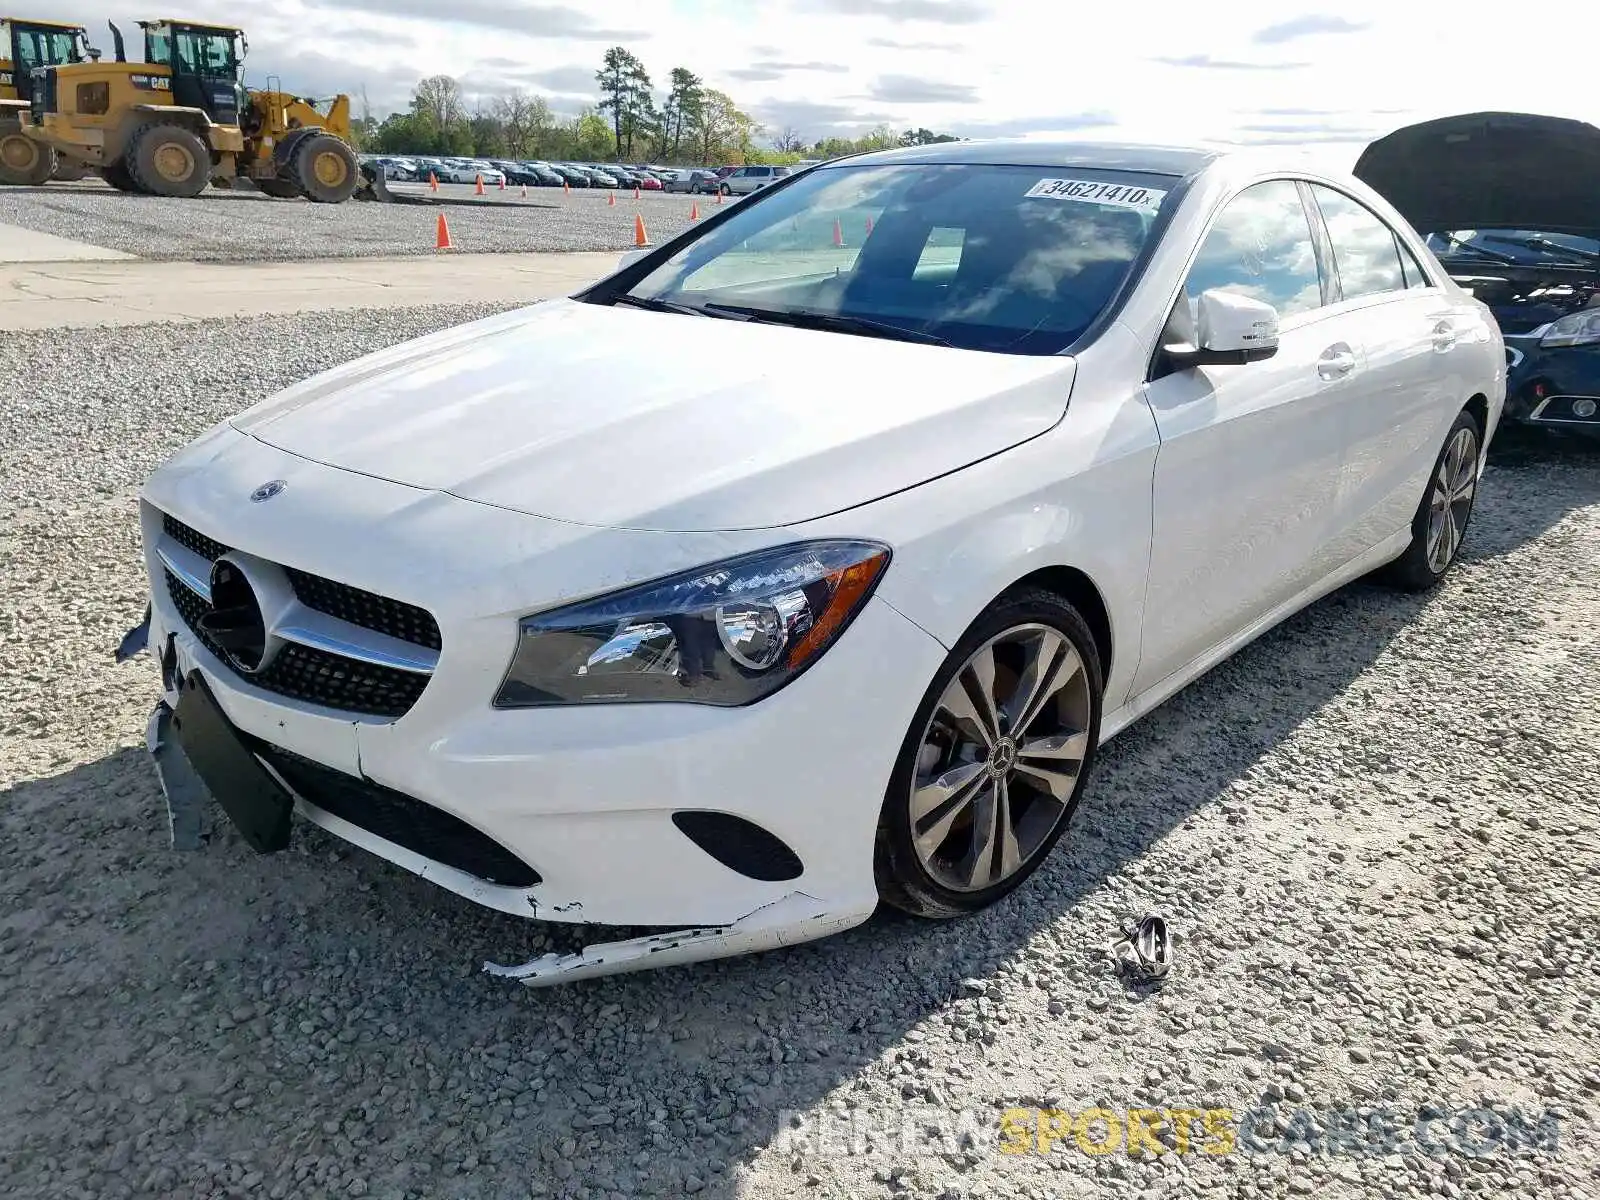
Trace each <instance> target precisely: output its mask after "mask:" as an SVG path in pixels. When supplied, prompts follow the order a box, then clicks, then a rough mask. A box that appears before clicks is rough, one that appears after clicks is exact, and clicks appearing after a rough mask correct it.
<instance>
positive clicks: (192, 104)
mask: <svg viewBox="0 0 1600 1200" xmlns="http://www.w3.org/2000/svg"><path fill="white" fill-rule="evenodd" d="M172 100H173V103H174V104H179V105H183V106H185V107H187V108H198V109H201V110H202V111H203V112H204V113H205V114H206V116H208V117H210V118H211V119H212V121H214V122H215V123H216V124H218V125H237V124H239V89H238V79H237V78H236V76H235V70H234V66H233V48H232V45H231V44H230V39H228V38H226V37H225V36H224V35H222V34H200V33H192V32H174V34H173V37H172Z"/></svg>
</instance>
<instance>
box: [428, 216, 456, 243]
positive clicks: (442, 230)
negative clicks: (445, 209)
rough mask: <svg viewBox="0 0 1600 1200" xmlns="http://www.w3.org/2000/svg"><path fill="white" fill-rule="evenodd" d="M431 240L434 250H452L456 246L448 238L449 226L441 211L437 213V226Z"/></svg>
mask: <svg viewBox="0 0 1600 1200" xmlns="http://www.w3.org/2000/svg"><path fill="white" fill-rule="evenodd" d="M433 242H434V249H435V250H454V249H455V248H456V247H455V243H454V242H452V241H451V240H450V226H449V225H448V224H446V222H445V219H444V214H443V213H440V214H439V228H438V232H437V233H436V234H435V235H434V239H433Z"/></svg>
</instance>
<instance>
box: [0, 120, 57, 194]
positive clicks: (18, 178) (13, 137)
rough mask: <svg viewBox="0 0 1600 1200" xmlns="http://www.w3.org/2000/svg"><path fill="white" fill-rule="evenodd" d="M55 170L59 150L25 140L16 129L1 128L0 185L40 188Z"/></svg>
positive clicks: (12, 127)
mask: <svg viewBox="0 0 1600 1200" xmlns="http://www.w3.org/2000/svg"><path fill="white" fill-rule="evenodd" d="M55 170H56V152H55V150H53V149H52V148H51V147H49V146H46V145H45V144H44V143H43V142H36V141H34V140H33V139H32V138H31V137H25V136H24V135H23V133H22V130H21V129H20V128H19V127H17V126H15V125H10V124H7V125H5V126H0V183H9V184H14V185H16V186H18V187H37V186H38V185H39V184H41V183H43V182H44V181H45V180H47V179H49V178H50V176H51V175H53V174H55Z"/></svg>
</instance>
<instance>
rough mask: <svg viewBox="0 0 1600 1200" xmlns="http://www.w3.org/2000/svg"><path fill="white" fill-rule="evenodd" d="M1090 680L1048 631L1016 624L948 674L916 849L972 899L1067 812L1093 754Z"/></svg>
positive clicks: (1043, 840)
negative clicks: (969, 894)
mask: <svg viewBox="0 0 1600 1200" xmlns="http://www.w3.org/2000/svg"><path fill="white" fill-rule="evenodd" d="M1091 713H1092V699H1091V692H1090V683H1089V675H1088V672H1087V671H1086V670H1085V668H1084V663H1083V660H1082V658H1081V657H1080V656H1079V654H1078V651H1077V650H1076V648H1075V647H1074V646H1073V644H1072V642H1071V641H1070V640H1068V639H1067V638H1066V637H1065V636H1063V635H1062V634H1061V633H1060V632H1059V631H1058V630H1056V629H1054V628H1052V627H1051V626H1049V625H1044V624H1036V623H1029V624H1025V625H1018V626H1015V627H1013V628H1011V629H1008V630H1006V631H1005V632H1003V633H1000V634H998V635H996V636H995V637H993V638H991V639H989V641H987V642H985V643H984V644H983V645H982V646H980V647H979V648H978V649H977V650H976V651H975V652H974V653H973V654H972V655H971V657H969V658H968V659H967V661H966V662H965V663H964V664H963V665H962V667H961V669H960V670H959V671H957V672H956V674H955V675H954V677H952V678H951V680H950V682H949V684H948V685H947V686H946V687H945V689H944V691H943V693H942V694H941V695H940V697H939V702H938V703H937V704H936V705H935V706H934V710H933V713H932V715H931V716H930V717H929V718H928V723H927V726H926V728H924V730H923V733H922V741H921V744H920V749H919V752H918V757H917V763H916V770H915V772H914V774H913V779H912V784H911V790H910V795H909V796H908V797H907V803H908V804H909V806H910V817H911V821H910V827H911V837H912V842H913V845H914V846H915V848H916V854H917V858H918V860H919V862H920V863H921V864H922V867H923V869H924V870H925V871H926V872H927V873H928V875H929V876H930V877H931V878H932V879H933V880H934V881H935V882H937V883H938V884H940V885H941V886H943V887H946V888H949V889H950V890H952V891H957V892H977V891H983V890H985V889H988V888H991V887H994V886H996V885H997V884H1000V883H1003V882H1004V881H1006V880H1007V879H1010V878H1011V877H1012V876H1014V875H1016V874H1018V873H1019V872H1020V871H1022V870H1023V869H1024V868H1025V867H1027V866H1028V865H1029V863H1030V862H1031V861H1032V859H1033V858H1034V857H1035V856H1037V855H1038V853H1039V851H1040V850H1041V848H1042V847H1044V846H1045V845H1047V844H1048V843H1049V841H1050V837H1051V834H1052V833H1053V832H1054V830H1055V829H1056V827H1057V826H1058V825H1060V823H1061V822H1062V821H1064V820H1065V819H1066V818H1067V816H1068V815H1069V814H1070V813H1071V810H1072V804H1073V800H1074V797H1075V795H1076V793H1077V790H1078V780H1079V776H1080V774H1081V771H1082V767H1083V762H1084V759H1085V757H1086V756H1087V754H1088V753H1089V733H1088V730H1089V724H1090V720H1091Z"/></svg>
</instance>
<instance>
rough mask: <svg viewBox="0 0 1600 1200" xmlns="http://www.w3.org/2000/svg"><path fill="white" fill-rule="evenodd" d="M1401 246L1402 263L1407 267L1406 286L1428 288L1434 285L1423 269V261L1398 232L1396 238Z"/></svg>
mask: <svg viewBox="0 0 1600 1200" xmlns="http://www.w3.org/2000/svg"><path fill="white" fill-rule="evenodd" d="M1394 240H1395V241H1396V242H1397V243H1399V246H1400V258H1401V263H1402V265H1403V266H1404V267H1405V272H1406V287H1408V288H1426V287H1432V286H1433V281H1432V280H1431V279H1429V278H1428V273H1427V272H1426V271H1424V270H1423V269H1422V261H1421V260H1420V259H1419V258H1418V257H1417V256H1416V255H1415V254H1413V253H1412V252H1411V247H1410V246H1408V245H1406V244H1405V243H1404V242H1402V241H1400V237H1399V235H1398V234H1396V235H1395V239H1394Z"/></svg>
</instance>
